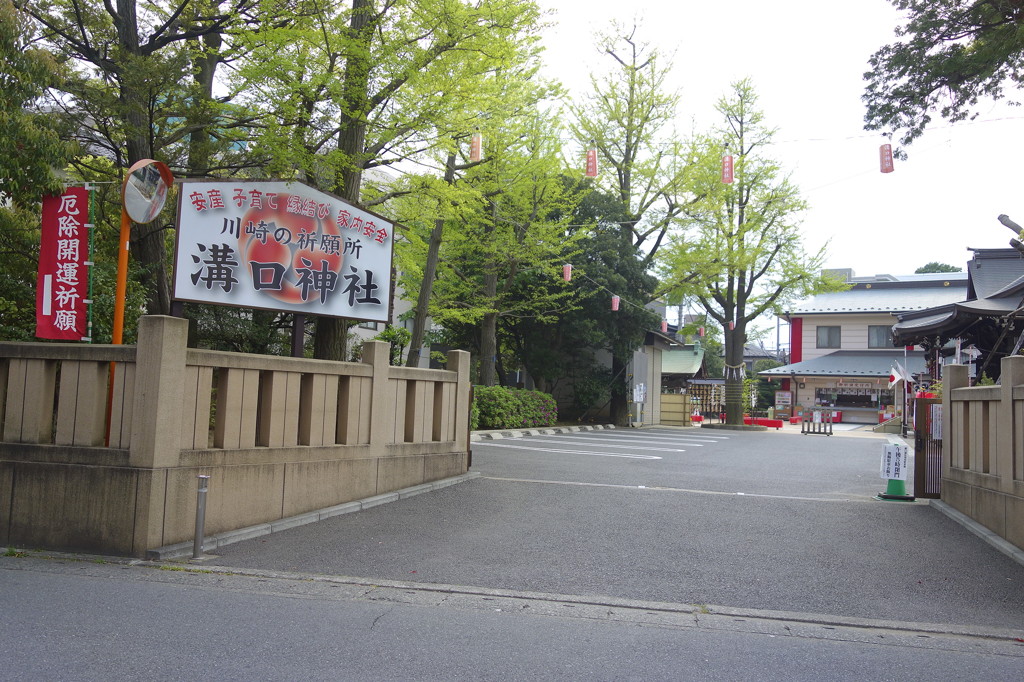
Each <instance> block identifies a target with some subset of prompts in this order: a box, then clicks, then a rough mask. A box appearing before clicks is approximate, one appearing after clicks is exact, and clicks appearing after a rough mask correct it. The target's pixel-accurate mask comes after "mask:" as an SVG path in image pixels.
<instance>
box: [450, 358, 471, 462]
mask: <svg viewBox="0 0 1024 682" xmlns="http://www.w3.org/2000/svg"><path fill="white" fill-rule="evenodd" d="M469 359H470V356H469V353H467V352H466V351H464V350H453V351H448V362H447V364H446V366H447V368H448V370H449V371H453V372H455V373H456V374H457V375H458V383H457V384H456V388H455V446H456V447H457V448H458V449H459V450H460V451H462V452H466V453H468V452H469V408H470V405H469V384H470V379H469Z"/></svg>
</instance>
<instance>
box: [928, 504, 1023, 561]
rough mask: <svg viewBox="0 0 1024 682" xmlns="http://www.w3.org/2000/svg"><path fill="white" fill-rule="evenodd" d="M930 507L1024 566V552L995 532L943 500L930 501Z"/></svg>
mask: <svg viewBox="0 0 1024 682" xmlns="http://www.w3.org/2000/svg"><path fill="white" fill-rule="evenodd" d="M928 504H929V506H931V507H935V508H936V509H938V510H939V511H940V512H942V513H943V514H945V515H946V516H948V517H949V518H951V519H953V520H954V521H956V522H957V523H959V524H960V525H961V526H963V527H964V528H965V529H967V531H969V532H970V533H972V534H974V535H976V536H978V537H979V538H981V539H982V540H984V541H985V542H986V543H987V544H988V545H989V546H990V547H992V548H993V549H995V550H996V551H999V552H1002V553H1003V554H1005V555H1006V556H1008V557H1009V558H1010V559H1012V560H1013V561H1016V562H1017V563H1018V564H1020V565H1021V566H1024V550H1022V549H1020V548H1019V547H1017V546H1015V545H1013V544H1012V543H1010V542H1008V541H1007V540H1004V539H1003V538H1001V537H999V536H998V535H996V534H995V533H994V532H992V531H991V530H989V529H988V528H986V527H985V526H983V525H981V524H980V523H978V522H977V521H975V520H974V519H972V518H971V517H969V516H967V515H966V514H963V513H962V512H959V511H957V510H956V509H954V508H953V507H951V506H950V505H948V504H946V503H945V502H943V501H942V500H929V501H928Z"/></svg>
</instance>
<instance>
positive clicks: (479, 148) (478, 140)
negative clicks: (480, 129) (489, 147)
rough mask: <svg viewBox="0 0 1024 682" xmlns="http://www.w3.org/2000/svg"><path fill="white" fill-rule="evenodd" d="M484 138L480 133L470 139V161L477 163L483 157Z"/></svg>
mask: <svg viewBox="0 0 1024 682" xmlns="http://www.w3.org/2000/svg"><path fill="white" fill-rule="evenodd" d="M483 146H484V138H483V136H481V135H480V133H473V137H471V138H470V139H469V160H470V161H473V162H476V161H479V160H480V159H481V158H482V157H483Z"/></svg>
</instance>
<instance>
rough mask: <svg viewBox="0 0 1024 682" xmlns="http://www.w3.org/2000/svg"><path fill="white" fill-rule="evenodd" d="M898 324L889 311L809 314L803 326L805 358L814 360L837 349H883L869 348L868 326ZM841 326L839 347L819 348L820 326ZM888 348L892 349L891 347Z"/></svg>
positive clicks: (805, 317)
mask: <svg viewBox="0 0 1024 682" xmlns="http://www.w3.org/2000/svg"><path fill="white" fill-rule="evenodd" d="M894 324H896V318H895V317H893V316H892V315H890V314H888V313H865V314H863V315H858V314H856V313H844V314H841V315H807V316H804V327H803V339H802V341H803V357H802V358H801V359H803V360H813V359H814V358H819V357H821V356H823V355H828V354H829V353H834V352H836V351H837V350H882V349H874V348H871V349H869V348H868V327H869V326H874V325H885V326H888V327H891V326H892V325H894ZM819 326H821V327H840V332H839V334H840V337H839V340H840V347H839V348H818V347H817V346H818V327H819ZM887 350H892V349H891V348H889V349H887Z"/></svg>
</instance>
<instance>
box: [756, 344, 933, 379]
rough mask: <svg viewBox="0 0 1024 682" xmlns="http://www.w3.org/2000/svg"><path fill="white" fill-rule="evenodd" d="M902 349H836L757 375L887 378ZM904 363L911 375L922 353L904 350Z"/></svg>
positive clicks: (918, 369) (921, 362) (920, 365)
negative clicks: (905, 362) (905, 353)
mask: <svg viewBox="0 0 1024 682" xmlns="http://www.w3.org/2000/svg"><path fill="white" fill-rule="evenodd" d="M903 358H904V352H903V351H902V350H891V351H888V350H881V351H866V350H862V351H858V350H838V351H836V352H834V353H829V354H828V355H822V356H821V357H817V358H813V359H811V360H804V361H803V362H795V363H793V364H792V365H785V366H783V367H776V368H775V369H769V370H765V371H764V372H759V373H758V374H760V375H763V376H778V377H788V376H792V375H794V374H796V375H799V376H809V377H824V376H836V377H870V378H873V379H874V378H879V377H885V378H888V376H889V372H890V371H891V370H892V366H893V363H894V362H897V361H898V362H899V363H900V364H901V365H902V364H904V360H903ZM906 358H907V366H908V369H909V370H910V373H911V374H920V373H921V372H923V371H925V359H924V353H923V352H921V351H917V352H912V353H907V355H906Z"/></svg>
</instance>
